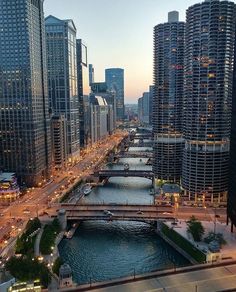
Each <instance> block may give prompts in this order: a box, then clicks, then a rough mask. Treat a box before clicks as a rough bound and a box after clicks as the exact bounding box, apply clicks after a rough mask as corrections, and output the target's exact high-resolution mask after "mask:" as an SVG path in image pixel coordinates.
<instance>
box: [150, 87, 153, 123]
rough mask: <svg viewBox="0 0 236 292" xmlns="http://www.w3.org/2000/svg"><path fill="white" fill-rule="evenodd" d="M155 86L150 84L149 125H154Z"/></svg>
mask: <svg viewBox="0 0 236 292" xmlns="http://www.w3.org/2000/svg"><path fill="white" fill-rule="evenodd" d="M153 96H154V86H153V85H150V86H149V125H152V116H153Z"/></svg>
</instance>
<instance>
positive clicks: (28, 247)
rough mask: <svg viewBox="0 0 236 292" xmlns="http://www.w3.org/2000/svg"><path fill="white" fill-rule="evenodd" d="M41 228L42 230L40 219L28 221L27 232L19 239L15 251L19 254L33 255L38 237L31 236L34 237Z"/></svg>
mask: <svg viewBox="0 0 236 292" xmlns="http://www.w3.org/2000/svg"><path fill="white" fill-rule="evenodd" d="M39 228H41V222H40V221H39V219H38V218H34V219H33V220H29V221H28V223H27V225H26V229H25V232H24V233H23V234H22V235H21V237H18V238H17V241H16V246H15V251H16V253H17V254H24V255H27V254H28V255H29V254H33V252H34V242H35V238H36V235H35V236H30V235H32V233H33V232H34V231H36V230H37V229H39Z"/></svg>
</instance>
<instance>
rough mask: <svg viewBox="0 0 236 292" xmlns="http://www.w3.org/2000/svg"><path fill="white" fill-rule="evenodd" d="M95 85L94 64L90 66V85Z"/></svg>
mask: <svg viewBox="0 0 236 292" xmlns="http://www.w3.org/2000/svg"><path fill="white" fill-rule="evenodd" d="M92 83H94V68H93V65H92V64H89V85H91V84H92Z"/></svg>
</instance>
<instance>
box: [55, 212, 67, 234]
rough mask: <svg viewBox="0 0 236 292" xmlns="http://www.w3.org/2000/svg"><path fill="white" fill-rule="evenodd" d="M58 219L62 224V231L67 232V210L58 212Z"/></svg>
mask: <svg viewBox="0 0 236 292" xmlns="http://www.w3.org/2000/svg"><path fill="white" fill-rule="evenodd" d="M57 219H58V221H59V223H60V226H61V229H62V230H66V227H67V217H66V210H64V209H61V210H59V211H58V214H57Z"/></svg>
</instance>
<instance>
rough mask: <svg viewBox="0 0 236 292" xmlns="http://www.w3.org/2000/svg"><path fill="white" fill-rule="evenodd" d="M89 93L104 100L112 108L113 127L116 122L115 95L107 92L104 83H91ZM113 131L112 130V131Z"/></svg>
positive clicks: (112, 92)
mask: <svg viewBox="0 0 236 292" xmlns="http://www.w3.org/2000/svg"><path fill="white" fill-rule="evenodd" d="M91 91H92V93H94V94H96V96H101V97H103V98H105V100H106V102H107V104H108V105H110V106H111V107H112V112H113V121H114V127H115V122H116V93H115V91H114V90H108V87H107V84H106V82H94V83H91ZM113 130H114V129H113Z"/></svg>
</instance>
